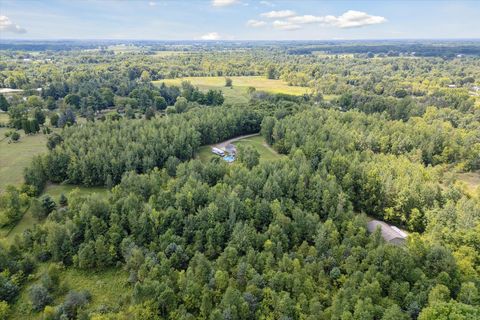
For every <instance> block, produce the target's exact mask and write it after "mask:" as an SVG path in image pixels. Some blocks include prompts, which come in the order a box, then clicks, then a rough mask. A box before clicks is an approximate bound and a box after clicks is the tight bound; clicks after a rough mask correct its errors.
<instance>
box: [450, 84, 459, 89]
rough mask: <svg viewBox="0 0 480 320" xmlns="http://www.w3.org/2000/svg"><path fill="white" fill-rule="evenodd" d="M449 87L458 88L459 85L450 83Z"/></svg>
mask: <svg viewBox="0 0 480 320" xmlns="http://www.w3.org/2000/svg"><path fill="white" fill-rule="evenodd" d="M448 87H449V88H456V87H457V86H456V85H454V84H449V85H448Z"/></svg>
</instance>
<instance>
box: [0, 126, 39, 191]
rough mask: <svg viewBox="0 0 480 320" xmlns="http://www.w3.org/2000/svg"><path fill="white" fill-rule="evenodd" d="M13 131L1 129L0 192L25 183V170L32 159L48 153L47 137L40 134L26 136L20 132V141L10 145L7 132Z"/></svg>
mask: <svg viewBox="0 0 480 320" xmlns="http://www.w3.org/2000/svg"><path fill="white" fill-rule="evenodd" d="M9 130H11V129H8V128H0V134H1V136H0V192H1V191H2V190H4V189H5V187H6V186H7V185H9V184H11V185H15V186H17V185H19V184H21V183H22V182H23V170H24V168H25V167H27V166H28V165H29V164H30V161H31V160H32V158H33V157H34V156H35V155H37V154H39V153H42V152H45V151H47V136H46V135H44V134H42V133H38V134H35V135H25V134H24V133H23V130H19V131H18V133H20V136H21V137H20V140H19V141H18V142H16V143H8V139H4V138H5V132H7V131H9Z"/></svg>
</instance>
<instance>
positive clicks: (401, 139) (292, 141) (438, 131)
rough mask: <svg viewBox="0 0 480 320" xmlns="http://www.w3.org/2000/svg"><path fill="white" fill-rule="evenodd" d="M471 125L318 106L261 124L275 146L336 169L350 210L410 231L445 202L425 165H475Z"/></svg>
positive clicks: (474, 133) (435, 174)
mask: <svg viewBox="0 0 480 320" xmlns="http://www.w3.org/2000/svg"><path fill="white" fill-rule="evenodd" d="M477 129H478V127H477V128H474V129H472V130H465V129H456V128H454V127H452V126H451V125H449V124H448V123H445V122H443V121H441V120H431V121H428V122H427V121H425V119H423V118H418V117H414V118H411V119H410V120H409V121H407V122H401V121H391V120H386V119H385V118H383V117H382V116H381V115H365V114H363V113H358V112H351V111H350V112H340V111H334V110H322V109H319V110H310V111H305V112H301V113H298V114H295V115H293V116H291V117H286V118H283V119H282V120H277V119H275V118H273V117H267V118H265V119H264V121H263V123H262V134H263V135H264V137H265V138H266V140H267V142H268V143H270V144H271V145H273V147H274V148H275V149H276V150H278V151H279V152H281V153H287V154H288V153H293V152H295V150H297V149H300V150H302V151H303V152H304V153H305V155H306V156H307V157H308V159H310V161H311V162H312V164H313V165H314V166H315V167H318V168H319V169H322V170H326V171H327V172H329V173H331V174H333V175H335V177H336V179H337V181H338V182H339V184H340V185H341V186H342V188H343V191H344V192H346V193H347V194H348V196H349V199H350V200H351V201H352V203H353V204H354V208H355V210H356V211H361V212H365V213H367V214H369V215H372V216H375V217H378V218H381V219H384V220H387V221H392V222H394V223H397V224H402V225H404V226H405V227H407V228H408V229H410V230H415V231H423V230H424V228H425V226H426V218H425V213H426V212H427V211H428V210H430V209H431V208H433V207H434V206H435V205H436V204H437V203H443V201H444V200H442V198H441V197H440V185H439V184H438V181H439V180H440V177H439V171H438V170H437V169H433V168H429V167H425V166H431V165H442V164H445V165H456V166H457V168H461V169H465V170H476V169H478V168H479V167H480V162H479V160H480V158H479V157H478V154H479V151H480V143H479V137H478V134H479V131H478V130H477ZM322 166H323V167H322Z"/></svg>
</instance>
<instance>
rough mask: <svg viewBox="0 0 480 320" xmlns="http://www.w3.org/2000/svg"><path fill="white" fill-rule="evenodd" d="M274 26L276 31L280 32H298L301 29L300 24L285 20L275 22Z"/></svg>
mask: <svg viewBox="0 0 480 320" xmlns="http://www.w3.org/2000/svg"><path fill="white" fill-rule="evenodd" d="M272 25H273V27H274V28H275V29H279V30H297V29H300V28H301V26H299V25H298V24H295V23H292V22H289V21H285V20H275V21H273V24H272Z"/></svg>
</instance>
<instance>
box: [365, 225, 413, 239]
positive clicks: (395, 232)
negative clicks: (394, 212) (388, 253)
mask: <svg viewBox="0 0 480 320" xmlns="http://www.w3.org/2000/svg"><path fill="white" fill-rule="evenodd" d="M377 227H380V231H381V233H382V238H383V239H385V241H388V242H391V241H392V240H393V239H405V238H406V237H407V234H406V233H405V232H403V231H402V230H400V229H398V228H397V227H395V226H390V225H388V224H387V223H385V222H383V221H379V220H371V221H369V222H368V223H367V230H368V231H369V232H372V233H373V232H375V230H376V229H377Z"/></svg>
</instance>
